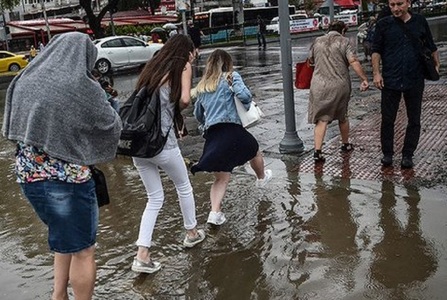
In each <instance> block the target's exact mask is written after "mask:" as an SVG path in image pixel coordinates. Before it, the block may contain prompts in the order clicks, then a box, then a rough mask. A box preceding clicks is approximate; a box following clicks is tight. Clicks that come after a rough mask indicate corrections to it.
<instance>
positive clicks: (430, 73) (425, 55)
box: [398, 22, 439, 81]
mask: <svg viewBox="0 0 447 300" xmlns="http://www.w3.org/2000/svg"><path fill="white" fill-rule="evenodd" d="M398 24H399V26H400V27H401V28H402V30H403V31H404V33H405V35H407V36H408V37H409V38H410V40H411V43H412V44H413V47H414V48H415V49H416V51H418V52H419V56H420V59H421V62H422V67H423V68H424V69H423V72H424V78H425V79H427V80H432V81H438V80H439V73H438V71H437V70H436V64H435V60H434V59H433V56H432V55H431V54H432V52H431V50H430V49H428V48H427V47H426V46H425V43H424V41H421V40H420V39H417V38H416V37H415V36H414V35H413V34H412V33H411V32H410V31H409V30H408V28H407V27H405V25H404V24H403V23H402V22H398Z"/></svg>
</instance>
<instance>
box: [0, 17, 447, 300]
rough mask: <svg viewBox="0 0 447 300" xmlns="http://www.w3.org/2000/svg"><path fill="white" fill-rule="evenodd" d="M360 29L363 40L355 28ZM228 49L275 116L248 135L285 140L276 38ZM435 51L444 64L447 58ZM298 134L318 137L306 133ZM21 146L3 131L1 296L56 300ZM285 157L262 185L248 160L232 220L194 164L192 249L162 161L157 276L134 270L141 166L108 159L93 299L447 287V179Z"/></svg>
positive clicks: (351, 295)
mask: <svg viewBox="0 0 447 300" xmlns="http://www.w3.org/2000/svg"><path fill="white" fill-rule="evenodd" d="M437 22H438V21H437ZM446 25H447V22H446V21H443V23H441V24H440V25H439V26H438V25H436V26H438V27H432V31H433V33H434V35H435V39H437V41H438V42H439V41H441V40H442V41H446V40H447V37H446V34H447V32H446V30H447V29H446V28H447V26H446ZM432 26H433V24H432ZM435 28H438V29H435ZM352 37H353V39H354V40H355V33H352ZM311 41H312V39H311V38H306V39H300V40H294V41H293V60H294V62H295V61H297V60H298V59H304V58H305V57H306V53H307V49H309V45H310V42H311ZM228 50H229V52H230V53H231V54H232V55H233V57H234V59H235V61H236V62H235V67H236V69H237V70H238V72H240V73H241V75H242V76H243V77H244V78H246V79H245V81H246V83H247V85H248V86H249V87H250V89H251V90H252V92H253V94H255V97H256V98H255V99H257V100H258V103H259V105H261V107H262V108H263V109H264V112H265V113H266V114H267V118H270V119H274V120H277V121H276V122H277V123H278V124H279V125H278V127H275V128H264V127H263V125H262V123H261V125H259V126H257V127H255V128H253V129H252V130H253V132H254V135H255V136H260V135H261V134H262V135H264V136H266V137H267V138H264V140H271V141H272V143H274V144H278V143H279V142H280V140H281V139H282V137H283V134H284V132H283V130H284V124H283V122H284V112H283V102H282V101H283V100H282V97H281V96H280V95H281V93H282V84H281V82H282V81H281V76H282V74H281V70H280V62H279V46H278V45H273V44H269V45H268V47H267V50H266V51H263V50H261V51H259V50H258V48H257V46H254V47H245V48H244V47H236V48H230V49H228ZM207 53H209V51H208V50H206V49H205V50H203V51H202V52H201V55H202V56H203V57H202V58H201V59H200V61H199V62H198V67H197V69H196V70H195V71H196V72H197V73H199V74H200V72H202V71H203V65H204V62H205V59H206V57H207ZM444 53H445V52H444ZM441 57H442V63H441V65H445V61H446V60H445V56H441ZM444 74H445V73H444ZM136 76H137V74H131V75H122V76H117V77H116V78H115V83H116V86H115V87H116V88H117V89H118V90H119V91H120V92H123V93H126V92H128V91H130V90H131V89H132V88H133V86H134V85H135V78H136ZM196 76H199V75H196ZM441 83H442V82H441ZM354 84H355V83H354ZM357 84H358V83H357ZM4 93H5V91H2V94H1V95H0V112H1V113H0V119H2V118H3V107H4ZM372 93H374V91H371V94H372ZM302 95H304V96H302ZM306 99H307V98H306V96H305V94H301V93H300V92H298V91H296V107H297V111H296V114H297V124H298V126H299V128H303V127H305V125H302V119H304V114H305V108H306V105H307V104H306V102H305V101H306ZM437 113H439V114H440V113H445V112H443V111H438V112H437ZM365 118H366V117H365ZM188 129H190V128H188ZM309 131H310V130H309ZM191 132H192V133H191V134H192V136H190V137H187V138H186V141H188V140H189V141H191V140H194V141H199V142H203V140H202V139H201V137H200V135H199V134H198V132H197V133H196V130H195V129H194V128H191ZM298 133H299V134H300V136H301V137H302V138H303V140H304V141H305V145H306V147H311V140H312V136H311V135H306V132H303V131H299V132H298ZM186 141H185V144H187V146H188V147H185V150H184V152H185V153H188V154H187V155H186V156H187V157H188V158H190V159H192V160H194V159H196V157H197V156H198V155H200V153H196V150H197V149H196V148H195V147H193V145H189V144H188V143H187V142H186ZM366 146H367V145H365V147H366ZM197 148H198V149H199V150H201V146H199V147H197ZM261 148H262V147H261ZM14 151H15V147H14V144H13V143H10V142H7V141H5V140H4V138H3V137H1V138H0V174H1V175H0V176H1V179H0V182H1V184H0V216H1V217H0V299H2V300H3V299H5V300H9V299H11V300H27V299H29V300H31V299H49V298H50V295H51V291H50V288H51V281H52V259H53V258H52V257H51V255H48V246H47V241H46V237H47V233H46V230H45V226H43V225H42V224H41V223H40V221H39V220H38V219H37V218H36V217H35V214H34V212H33V211H32V209H31V207H30V206H29V204H28V203H27V202H26V200H24V198H23V196H22V195H21V193H20V191H19V187H18V185H17V183H15V178H14V176H13V175H12V170H13V163H14V160H13V157H14ZM355 151H361V150H355ZM279 158H280V156H275V155H269V154H267V155H266V157H265V160H266V163H267V164H268V168H269V169H272V170H273V174H274V178H273V180H272V181H271V184H270V185H269V186H268V187H267V188H266V189H264V190H259V189H258V188H256V187H255V185H254V181H255V177H254V176H253V175H251V174H252V171H251V170H249V168H248V167H242V168H238V169H237V170H236V172H235V173H234V175H233V176H232V181H231V182H230V184H229V187H228V191H227V195H226V196H225V200H224V204H223V205H224V209H225V213H226V217H227V219H228V220H227V223H225V224H224V225H223V226H222V227H221V228H219V229H215V228H212V227H207V226H206V225H205V222H206V219H207V216H208V213H209V189H210V185H211V183H212V181H213V177H212V176H211V175H209V174H198V175H196V176H191V181H192V185H193V188H194V193H195V196H196V201H197V219H198V222H199V227H202V228H205V229H206V231H207V235H208V236H207V239H206V240H205V241H204V243H203V244H201V245H200V246H198V247H197V248H193V249H190V250H185V249H184V248H183V246H182V241H183V238H184V229H183V221H182V218H181V215H180V214H179V213H178V211H179V207H178V203H177V200H176V199H177V195H176V192H175V188H174V186H173V185H172V184H171V183H170V182H169V181H168V180H167V178H166V176H165V174H163V173H162V177H163V178H164V182H165V184H166V185H165V187H166V188H165V191H166V203H165V204H164V207H163V210H162V211H161V213H160V216H159V220H158V224H157V226H156V229H155V232H154V245H153V248H152V255H153V256H154V257H156V258H157V259H159V260H160V261H161V262H162V264H163V268H162V270H161V271H159V272H158V273H155V274H153V275H139V274H136V273H133V272H132V271H131V270H130V265H131V262H132V260H133V256H134V255H135V250H136V247H135V245H134V243H135V241H136V238H137V233H138V226H139V223H140V218H141V211H142V209H143V208H144V206H145V204H146V194H145V190H144V188H143V186H142V184H141V181H140V179H139V177H138V173H137V171H136V170H135V168H134V167H133V165H132V162H131V160H130V159H128V158H118V159H116V160H114V161H113V162H112V163H109V164H105V165H102V166H101V169H103V170H104V171H105V173H106V175H107V178H108V184H109V188H110V194H111V195H112V204H110V205H108V206H106V207H104V208H101V209H100V227H99V234H98V245H97V265H98V272H97V273H98V276H97V282H96V289H95V299H123V300H124V299H126V300H127V299H157V300H158V299H224V300H227V299H430V300H432V299H443V298H445V293H446V291H447V290H446V288H445V279H446V278H447V253H446V251H445V249H446V248H447V231H446V228H447V221H446V218H445V216H446V214H447V201H446V196H445V195H446V193H447V188H446V186H445V183H444V184H443V185H438V186H436V187H423V186H420V185H415V184H411V183H410V184H407V183H405V182H404V181H403V182H394V181H382V180H358V179H350V177H349V174H350V173H349V170H348V171H346V172H344V171H345V170H343V172H342V173H341V175H340V176H337V177H332V176H328V175H325V174H324V173H323V174H318V173H316V174H314V173H306V172H303V171H302V170H301V171H300V159H298V158H294V157H290V158H287V159H283V160H281V159H279Z"/></svg>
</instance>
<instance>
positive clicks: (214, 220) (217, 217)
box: [207, 211, 227, 225]
mask: <svg viewBox="0 0 447 300" xmlns="http://www.w3.org/2000/svg"><path fill="white" fill-rule="evenodd" d="M226 220H227V219H226V218H225V215H224V213H223V212H221V211H219V212H215V211H211V212H210V214H209V215H208V221H207V223H210V224H214V225H222V224H223V223H225V221H226Z"/></svg>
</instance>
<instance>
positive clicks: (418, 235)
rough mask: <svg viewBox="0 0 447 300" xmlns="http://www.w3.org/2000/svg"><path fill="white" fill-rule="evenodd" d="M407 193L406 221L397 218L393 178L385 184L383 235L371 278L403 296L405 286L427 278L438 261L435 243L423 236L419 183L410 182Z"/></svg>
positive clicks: (382, 205) (407, 286) (375, 252)
mask: <svg viewBox="0 0 447 300" xmlns="http://www.w3.org/2000/svg"><path fill="white" fill-rule="evenodd" d="M406 190H407V196H405V197H404V200H405V203H406V205H407V206H408V207H407V210H406V214H405V217H406V219H407V220H406V221H407V222H406V225H405V222H403V223H401V222H399V220H398V218H397V213H398V210H397V207H396V198H397V196H396V193H395V187H394V184H393V183H392V182H389V181H384V182H383V184H382V197H381V199H380V204H381V209H380V227H381V228H382V230H383V239H382V241H381V242H380V243H378V244H377V245H376V246H375V247H374V249H373V251H374V254H375V258H374V262H373V263H372V266H371V275H372V279H373V280H376V281H378V282H379V283H380V284H382V285H384V286H385V287H387V288H398V287H403V286H402V285H405V288H403V289H400V288H399V289H394V290H393V291H394V292H393V293H394V294H395V295H394V297H396V298H394V299H403V298H404V293H405V289H409V288H411V287H413V286H415V285H418V284H420V283H422V282H424V281H425V280H426V279H427V278H428V277H429V276H430V275H431V274H433V273H434V272H435V271H436V268H437V261H436V258H435V254H434V250H433V248H432V246H431V245H430V244H429V243H428V242H427V241H426V240H425V239H424V238H423V237H422V231H421V228H420V213H419V208H418V204H419V201H420V199H421V197H420V195H419V192H418V190H417V188H416V187H413V186H407V187H406Z"/></svg>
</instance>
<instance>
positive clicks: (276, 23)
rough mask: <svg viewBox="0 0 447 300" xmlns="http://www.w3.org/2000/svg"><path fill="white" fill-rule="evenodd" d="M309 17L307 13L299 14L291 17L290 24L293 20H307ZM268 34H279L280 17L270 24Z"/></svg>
mask: <svg viewBox="0 0 447 300" xmlns="http://www.w3.org/2000/svg"><path fill="white" fill-rule="evenodd" d="M307 18H309V16H308V15H307V14H306V13H299V14H294V15H289V20H290V24H292V21H293V20H300V19H307ZM266 29H267V32H270V33H276V34H279V17H274V18H273V19H272V20H271V21H270V24H269V25H267V28H266Z"/></svg>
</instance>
